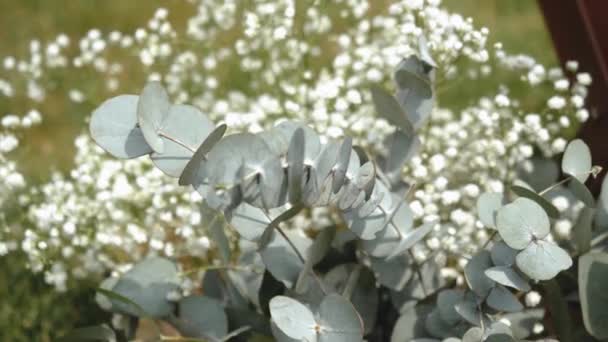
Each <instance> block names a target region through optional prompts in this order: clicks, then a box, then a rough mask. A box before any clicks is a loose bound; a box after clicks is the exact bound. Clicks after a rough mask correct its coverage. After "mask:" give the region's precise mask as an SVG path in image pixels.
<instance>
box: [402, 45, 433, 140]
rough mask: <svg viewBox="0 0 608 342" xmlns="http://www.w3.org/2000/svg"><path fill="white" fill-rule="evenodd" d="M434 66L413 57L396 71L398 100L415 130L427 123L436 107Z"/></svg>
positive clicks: (404, 61) (405, 60)
mask: <svg viewBox="0 0 608 342" xmlns="http://www.w3.org/2000/svg"><path fill="white" fill-rule="evenodd" d="M434 75H435V74H434V70H433V68H432V65H429V64H428V63H425V62H423V61H422V60H420V59H419V58H418V57H417V56H415V55H411V56H409V57H407V58H405V59H403V60H402V61H401V63H399V65H398V66H397V70H396V71H395V81H396V83H397V100H398V102H399V104H400V105H401V107H402V108H403V111H404V112H405V113H406V114H407V117H408V119H409V122H411V124H412V125H413V126H414V128H415V129H420V127H422V125H424V123H426V122H427V120H428V118H429V117H430V115H431V111H432V109H433V106H434V105H435V94H434V92H433V82H434Z"/></svg>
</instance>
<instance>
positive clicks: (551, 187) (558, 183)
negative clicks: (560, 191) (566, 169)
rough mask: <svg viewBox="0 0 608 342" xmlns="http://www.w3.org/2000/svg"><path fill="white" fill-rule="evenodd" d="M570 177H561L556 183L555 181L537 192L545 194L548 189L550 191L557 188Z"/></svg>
mask: <svg viewBox="0 0 608 342" xmlns="http://www.w3.org/2000/svg"><path fill="white" fill-rule="evenodd" d="M571 178H572V176H568V177H566V178H564V179H562V180H561V181H559V182H557V183H555V184H553V185H551V186H550V187H548V188H546V189H545V190H543V191H541V192H539V193H538V194H539V195H540V196H543V195H545V194H547V193H548V192H549V191H551V190H553V189H555V188H557V187H558V186H560V185H562V184H564V183H566V182H568V181H569V180H570V179H571Z"/></svg>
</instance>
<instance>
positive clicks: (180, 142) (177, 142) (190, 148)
mask: <svg viewBox="0 0 608 342" xmlns="http://www.w3.org/2000/svg"><path fill="white" fill-rule="evenodd" d="M158 135H160V136H161V137H163V138H167V139H169V140H171V141H173V142H174V143H176V144H178V145H180V146H182V147H183V148H185V149H187V150H189V151H190V152H192V153H194V152H196V150H195V149H194V148H192V147H190V146H188V145H187V144H186V143H184V142H183V141H181V140H179V139H177V138H175V137H172V136H170V135H168V134H167V133H165V132H163V131H158Z"/></svg>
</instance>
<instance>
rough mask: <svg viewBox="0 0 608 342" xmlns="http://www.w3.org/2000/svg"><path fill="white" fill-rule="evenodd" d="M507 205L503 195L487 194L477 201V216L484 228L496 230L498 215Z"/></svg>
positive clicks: (496, 193)
mask: <svg viewBox="0 0 608 342" xmlns="http://www.w3.org/2000/svg"><path fill="white" fill-rule="evenodd" d="M505 204H506V199H505V196H504V194H503V193H498V192H486V193H483V194H482V195H481V196H479V198H478V199H477V215H478V216H479V220H480V221H481V223H483V224H484V226H486V227H489V228H496V213H497V212H498V209H500V208H501V207H502V206H503V205H505Z"/></svg>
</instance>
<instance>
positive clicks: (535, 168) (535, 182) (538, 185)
mask: <svg viewBox="0 0 608 342" xmlns="http://www.w3.org/2000/svg"><path fill="white" fill-rule="evenodd" d="M518 173H519V176H520V177H521V179H522V180H523V181H524V182H525V183H526V184H529V185H530V186H531V188H532V189H533V190H534V191H542V190H544V189H547V188H548V187H550V186H551V185H553V184H555V183H556V182H557V181H558V179H559V175H560V170H559V165H557V163H556V162H555V161H554V160H553V159H551V158H544V157H536V156H535V157H532V158H530V159H528V160H525V161H524V162H523V163H522V164H521V165H520V167H519V169H518Z"/></svg>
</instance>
